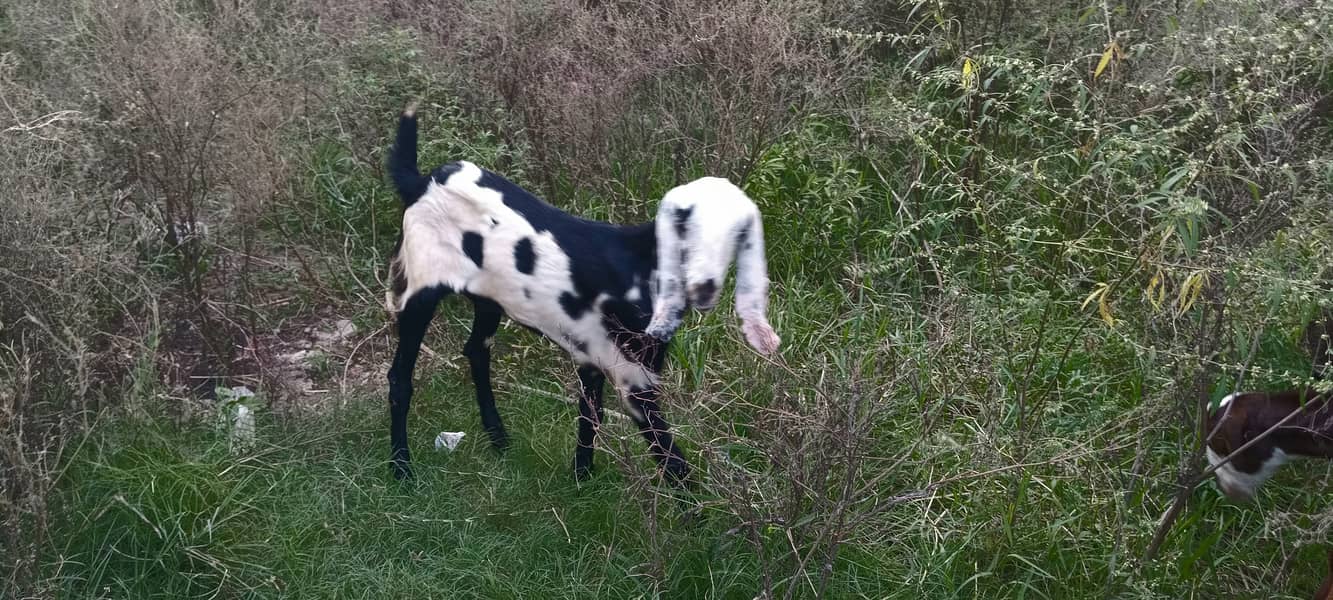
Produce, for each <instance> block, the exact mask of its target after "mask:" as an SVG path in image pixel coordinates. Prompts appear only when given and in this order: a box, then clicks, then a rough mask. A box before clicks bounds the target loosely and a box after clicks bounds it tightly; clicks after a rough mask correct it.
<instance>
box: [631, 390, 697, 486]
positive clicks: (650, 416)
mask: <svg viewBox="0 0 1333 600" xmlns="http://www.w3.org/2000/svg"><path fill="white" fill-rule="evenodd" d="M657 397H658V390H657V387H656V386H653V387H648V388H639V387H636V388H633V389H631V390H630V393H629V395H628V396H627V398H626V400H627V404H629V408H630V414H631V416H633V417H634V422H635V423H636V424H638V426H639V433H641V434H643V437H644V439H646V440H648V448H649V451H650V452H652V454H653V458H655V459H656V460H657V462H658V465H659V466H661V467H662V470H663V471H665V472H666V475H667V477H668V478H669V479H670V480H671V481H672V482H675V483H683V482H684V481H685V480H686V479H687V478H689V475H690V465H689V464H688V463H686V462H685V455H684V454H683V453H682V452H681V451H680V448H679V447H677V446H676V441H675V439H674V438H672V436H671V426H670V425H669V424H667V422H666V419H663V418H662V409H661V408H659V407H658V406H657Z"/></svg>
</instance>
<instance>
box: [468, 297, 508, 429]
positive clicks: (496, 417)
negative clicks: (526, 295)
mask: <svg viewBox="0 0 1333 600" xmlns="http://www.w3.org/2000/svg"><path fill="white" fill-rule="evenodd" d="M468 297H469V298H470V299H471V300H472V308H473V313H472V333H471V334H470V335H468V338H467V344H465V345H464V346H463V355H464V356H466V357H467V360H468V364H469V365H470V366H471V368H472V385H473V387H475V388H476V390H477V408H478V409H480V411H481V426H482V428H483V429H485V430H486V433H487V434H489V435H490V437H491V446H493V447H494V448H495V449H496V450H504V449H505V448H508V447H509V433H508V432H506V431H505V426H504V423H503V422H502V421H501V420H500V413H499V411H497V410H496V409H495V394H494V392H493V391H492V390H491V343H492V342H493V341H494V339H495V332H496V330H498V329H499V328H500V317H502V316H504V310H503V309H501V308H500V305H499V304H496V303H495V302H493V301H491V300H487V299H486V298H482V297H480V296H472V295H469V296H468Z"/></svg>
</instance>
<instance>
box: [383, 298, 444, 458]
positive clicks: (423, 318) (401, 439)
mask: <svg viewBox="0 0 1333 600" xmlns="http://www.w3.org/2000/svg"><path fill="white" fill-rule="evenodd" d="M448 293H449V291H448V290H447V289H445V288H444V287H434V288H428V289H424V290H420V291H418V292H417V293H416V294H414V295H413V296H412V297H411V298H409V299H408V300H407V304H406V306H404V307H403V310H402V312H400V313H398V349H397V350H396V351H395V352H394V355H393V366H392V367H391V368H390V369H389V444H390V447H391V448H392V454H391V461H392V468H393V476H394V478H395V479H400V480H401V479H410V478H411V477H412V466H411V462H412V455H411V452H409V451H408V449H407V413H408V409H409V408H411V406H412V373H413V371H415V370H416V366H417V355H418V354H419V353H420V352H421V341H422V339H423V338H424V337H425V336H426V327H427V326H429V325H430V320H431V317H433V316H434V315H435V306H436V305H438V304H439V303H440V299H441V298H443V297H444V296H445V295H446V294H448Z"/></svg>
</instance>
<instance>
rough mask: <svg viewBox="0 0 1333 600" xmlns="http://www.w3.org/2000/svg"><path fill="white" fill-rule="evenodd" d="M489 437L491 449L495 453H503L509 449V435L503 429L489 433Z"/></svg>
mask: <svg viewBox="0 0 1333 600" xmlns="http://www.w3.org/2000/svg"><path fill="white" fill-rule="evenodd" d="M489 433H490V435H491V448H493V449H494V450H495V451H496V452H504V451H505V450H508V449H509V433H508V432H507V431H505V430H503V429H497V430H494V431H490V432H489Z"/></svg>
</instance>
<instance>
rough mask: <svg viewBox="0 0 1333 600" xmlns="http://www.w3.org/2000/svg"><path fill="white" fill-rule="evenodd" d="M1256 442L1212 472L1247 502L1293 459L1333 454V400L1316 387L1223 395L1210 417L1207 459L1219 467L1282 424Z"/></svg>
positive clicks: (1229, 494) (1235, 496)
mask: <svg viewBox="0 0 1333 600" xmlns="http://www.w3.org/2000/svg"><path fill="white" fill-rule="evenodd" d="M1293 413H1297V414H1296V415H1295V416H1292V417H1291V418H1290V419H1289V420H1287V421H1286V422H1285V423H1283V424H1282V426H1281V427H1278V428H1277V429H1274V430H1273V432H1272V433H1270V434H1268V435H1267V436H1265V437H1264V438H1263V439H1261V440H1259V441H1258V442H1256V443H1255V444H1254V445H1252V446H1250V447H1249V448H1246V449H1245V450H1243V451H1240V452H1239V453H1237V454H1236V455H1235V456H1233V457H1232V458H1231V460H1230V461H1229V462H1227V463H1226V464H1223V465H1222V466H1221V467H1219V468H1218V469H1217V470H1216V471H1214V474H1215V475H1216V476H1217V483H1218V486H1219V487H1221V488H1222V492H1223V493H1224V494H1226V495H1227V497H1229V498H1231V499H1232V500H1235V501H1238V502H1243V501H1248V500H1251V499H1253V498H1254V495H1255V492H1256V491H1257V490H1258V489H1259V486H1260V485H1262V484H1263V483H1264V482H1265V481H1267V480H1268V478H1269V477H1272V476H1273V473H1275V472H1276V471H1277V469H1278V467H1280V466H1282V465H1283V464H1285V463H1286V462H1287V461H1288V460H1290V459H1291V458H1292V457H1302V456H1305V457H1317V458H1333V402H1330V394H1319V393H1317V392H1316V391H1314V390H1310V389H1307V390H1300V391H1297V390H1288V391H1281V392H1240V393H1235V394H1231V395H1229V396H1227V397H1225V398H1223V399H1222V401H1221V402H1220V403H1219V404H1218V407H1217V408H1216V409H1215V410H1214V411H1213V412H1212V413H1211V414H1210V415H1209V416H1208V420H1207V425H1206V429H1205V432H1207V433H1211V434H1212V436H1211V437H1210V438H1209V439H1208V440H1207V447H1206V451H1207V454H1208V462H1209V464H1211V465H1218V464H1220V463H1222V460H1223V459H1224V458H1225V457H1227V456H1229V455H1231V454H1232V453H1233V452H1236V451H1237V450H1240V448H1241V447H1242V446H1244V445H1245V444H1247V443H1249V442H1250V441H1251V440H1254V439H1255V438H1258V437H1259V436H1261V435H1263V433H1264V432H1266V431H1268V430H1269V429H1270V428H1272V427H1273V426H1274V425H1277V424H1278V423H1282V422H1283V420H1284V419H1287V418H1288V417H1289V416H1291V415H1292V414H1293Z"/></svg>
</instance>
